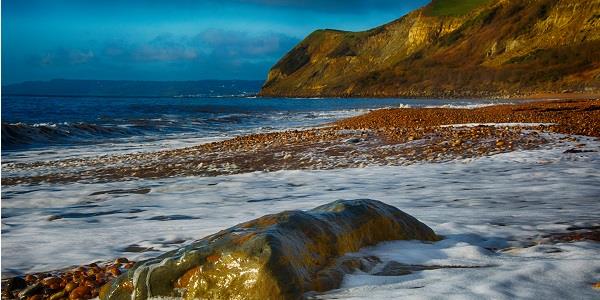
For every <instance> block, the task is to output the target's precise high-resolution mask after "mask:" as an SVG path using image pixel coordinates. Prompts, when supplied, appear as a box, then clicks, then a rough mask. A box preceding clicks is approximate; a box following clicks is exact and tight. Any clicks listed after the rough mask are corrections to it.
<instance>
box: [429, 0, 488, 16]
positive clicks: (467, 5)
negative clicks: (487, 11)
mask: <svg viewBox="0 0 600 300" xmlns="http://www.w3.org/2000/svg"><path fill="white" fill-rule="evenodd" d="M489 2H490V0H433V1H431V3H430V4H429V5H428V6H427V8H426V9H425V12H426V13H427V14H428V15H430V16H436V17H444V16H450V17H459V16H462V15H465V14H467V13H468V12H470V11H471V10H473V9H475V8H477V7H478V6H481V5H483V4H486V3H489Z"/></svg>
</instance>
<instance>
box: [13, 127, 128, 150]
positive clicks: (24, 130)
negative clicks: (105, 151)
mask: <svg viewBox="0 0 600 300" xmlns="http://www.w3.org/2000/svg"><path fill="white" fill-rule="evenodd" d="M131 134H133V132H131V129H128V128H123V127H108V126H101V125H96V124H89V123H74V124H70V123H58V124H55V123H39V124H25V123H12V124H11V123H2V149H3V150H5V149H8V150H11V149H20V148H24V147H27V146H31V145H48V144H63V143H73V142H78V141H85V140H97V139H106V138H115V137H124V136H129V135H131Z"/></svg>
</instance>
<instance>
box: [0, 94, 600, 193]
mask: <svg viewBox="0 0 600 300" xmlns="http://www.w3.org/2000/svg"><path fill="white" fill-rule="evenodd" d="M472 123H479V124H484V125H483V126H476V127H473V126H472V128H468V129H465V128H464V127H457V126H446V125H452V124H472ZM491 123H494V124H500V125H504V126H490V125H491ZM531 123H535V124H531ZM486 124H487V125H486ZM506 125H511V126H506ZM532 125H533V126H532ZM540 133H560V134H566V135H581V136H592V137H596V138H598V137H600V100H560V101H542V102H530V101H528V102H525V103H519V104H497V105H490V106H484V107H478V108H388V109H378V110H373V111H371V112H369V113H366V114H363V115H359V116H356V117H351V118H348V119H343V120H339V121H337V122H333V123H329V124H323V127H318V128H312V129H305V130H286V131H276V132H270V133H259V134H250V135H243V136H238V137H235V138H232V139H228V140H224V141H219V142H212V143H207V144H201V145H198V146H192V147H186V148H175V149H169V150H159V151H151V152H136V153H130V154H114V155H105V156H98V157H84V158H77V159H63V160H52V161H37V162H29V163H7V164H4V165H3V169H4V171H5V172H6V173H9V174H11V173H12V174H13V175H12V176H7V177H4V178H2V185H3V186H12V185H18V184H39V183H70V182H110V181H119V180H135V179H157V178H166V177H182V176H217V175H226V174H240V173H250V172H256V171H264V172H269V171H276V170H305V169H324V170H327V169H336V168H355V167H364V166H370V165H407V164H413V163H417V162H442V161H449V160H453V159H457V158H473V157H481V156H487V155H494V154H497V153H504V152H511V151H514V150H519V149H521V150H522V149H525V150H527V149H535V148H538V147H541V146H542V145H544V144H547V143H548V140H547V139H546V138H545V137H543V136H542V135H540ZM6 173H5V174H6Z"/></svg>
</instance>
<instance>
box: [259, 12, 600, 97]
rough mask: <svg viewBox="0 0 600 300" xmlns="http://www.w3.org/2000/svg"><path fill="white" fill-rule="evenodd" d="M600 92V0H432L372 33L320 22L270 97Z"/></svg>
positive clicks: (281, 69)
mask: <svg viewBox="0 0 600 300" xmlns="http://www.w3.org/2000/svg"><path fill="white" fill-rule="evenodd" d="M566 91H569V92H586V93H600V0H500V1H498V0H433V1H432V2H431V3H430V4H429V5H427V6H425V7H423V8H421V9H418V10H416V11H413V12H411V13H410V14H408V15H406V16H404V17H402V18H400V19H398V20H396V21H393V22H391V23H389V24H385V25H383V26H380V27H377V28H374V29H372V30H368V31H363V32H346V31H339V30H317V31H315V32H313V33H312V34H310V35H309V36H308V37H307V38H306V39H305V40H304V41H302V42H301V43H300V44H298V45H297V46H296V47H295V48H294V49H292V50H291V51H290V52H289V53H288V54H286V55H285V56H284V57H283V58H282V59H281V60H280V61H279V62H278V63H277V64H276V65H275V66H274V67H273V68H272V69H271V71H270V73H269V76H268V79H267V81H266V82H265V84H264V86H263V88H262V91H261V95H265V96H293V97H296V96H307V97H314V96H342V97H358V96H374V97H397V96H405V97H406V96H408V97H413V96H414V97H490V96H492V97H511V96H523V95H530V94H534V93H561V92H566Z"/></svg>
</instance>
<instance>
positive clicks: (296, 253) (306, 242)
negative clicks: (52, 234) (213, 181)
mask: <svg viewBox="0 0 600 300" xmlns="http://www.w3.org/2000/svg"><path fill="white" fill-rule="evenodd" d="M415 239H416V240H424V241H435V240H437V236H436V235H435V233H434V232H433V230H431V229H430V228H429V227H427V226H426V225H425V224H423V223H421V222H419V221H418V220H417V219H415V218H414V217H412V216H410V215H408V214H406V213H404V212H402V211H400V210H399V209H397V208H395V207H393V206H390V205H387V204H385V203H382V202H379V201H375V200H344V201H335V202H332V203H329V204H326V205H323V206H319V207H317V208H315V209H312V210H309V211H285V212H282V213H278V214H273V215H267V216H264V217H261V218H259V219H256V220H253V221H249V222H246V223H242V224H239V225H236V226H234V227H232V228H229V229H226V230H223V231H221V232H218V233H216V234H214V235H211V236H208V237H205V238H203V239H201V240H198V241H196V242H194V243H192V244H190V245H188V246H186V247H183V248H181V249H178V250H175V251H171V252H168V253H165V254H163V255H161V256H159V257H157V258H154V259H150V260H147V261H143V262H140V263H138V264H136V265H135V266H134V267H133V268H132V269H131V270H130V271H129V272H127V273H125V274H123V275H122V276H120V277H119V278H117V279H116V280H115V281H114V282H112V283H109V284H108V285H107V286H105V287H104V288H103V289H102V293H101V295H100V299H111V300H112V299H115V300H116V299H147V298H149V297H183V298H184V299H302V298H304V295H305V293H307V292H311V291H314V292H323V291H327V290H330V289H334V288H337V287H339V284H340V283H341V280H342V278H343V274H344V272H345V271H348V269H347V266H348V265H350V264H349V263H348V262H347V261H346V262H342V258H343V256H344V254H346V253H349V252H356V251H357V250H359V249H360V248H362V247H366V246H370V245H375V244H377V243H379V242H382V241H389V240H415Z"/></svg>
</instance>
